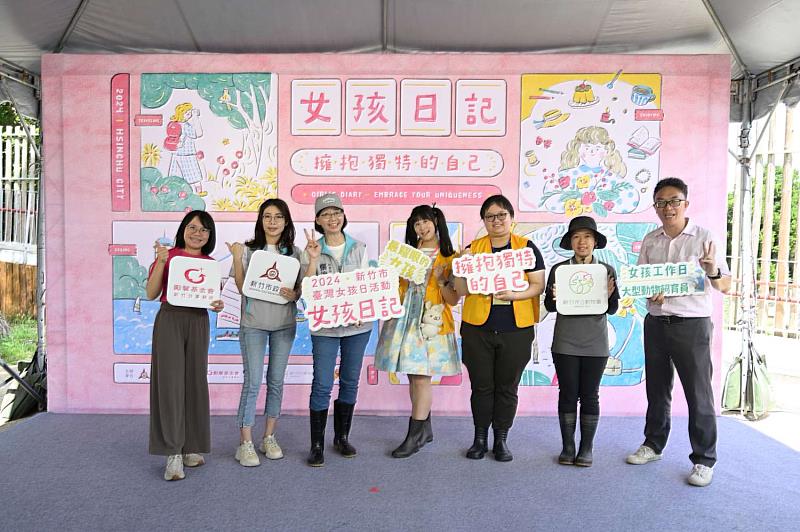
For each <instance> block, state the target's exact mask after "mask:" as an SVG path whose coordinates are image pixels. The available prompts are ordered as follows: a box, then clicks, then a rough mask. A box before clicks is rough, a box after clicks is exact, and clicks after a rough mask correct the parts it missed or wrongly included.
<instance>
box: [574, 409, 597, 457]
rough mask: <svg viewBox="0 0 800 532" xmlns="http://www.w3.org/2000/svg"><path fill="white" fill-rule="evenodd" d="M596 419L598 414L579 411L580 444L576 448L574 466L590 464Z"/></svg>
mask: <svg viewBox="0 0 800 532" xmlns="http://www.w3.org/2000/svg"><path fill="white" fill-rule="evenodd" d="M598 421H600V416H596V415H592V414H584V413H581V446H580V449H578V457H577V458H575V465H576V466H581V467H591V466H592V442H594V435H595V433H596V432H597V423H598Z"/></svg>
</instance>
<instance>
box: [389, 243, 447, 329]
mask: <svg viewBox="0 0 800 532" xmlns="http://www.w3.org/2000/svg"><path fill="white" fill-rule="evenodd" d="M454 258H456V255H455V254H453V255H450V256H449V257H443V256H442V254H441V253H436V258H435V259H434V260H433V264H432V265H431V269H433V268H435V267H436V266H441V267H442V268H444V272H443V275H444V277H447V276H448V275H450V271H451V269H452V267H453V266H452V264H453V259H454ZM406 290H408V281H406V280H405V279H402V278H401V279H400V301H404V300H405V296H406ZM425 301H430V302H431V304H433V305H438V304H439V303H442V304H443V305H444V311H443V312H442V326H441V327H439V334H449V333H451V332H453V331H455V330H456V328H455V323H454V322H453V311H452V310H450V305H449V304H448V303H447V302H446V301H445V300H444V298H442V293H441V291H440V290H439V285H438V284H436V278H435V277H434V276H433V273H431V275H430V278H429V279H428V286H426V287H425ZM423 312H425V311H424V310H423Z"/></svg>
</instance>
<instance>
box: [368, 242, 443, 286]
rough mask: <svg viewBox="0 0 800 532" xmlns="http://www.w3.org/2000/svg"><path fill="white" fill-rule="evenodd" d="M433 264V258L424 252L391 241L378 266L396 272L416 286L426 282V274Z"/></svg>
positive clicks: (379, 258) (387, 244)
mask: <svg viewBox="0 0 800 532" xmlns="http://www.w3.org/2000/svg"><path fill="white" fill-rule="evenodd" d="M431 262H432V260H431V258H430V257H429V256H427V255H426V254H425V253H424V252H422V251H420V250H418V249H416V248H414V247H412V246H409V245H408V244H403V243H401V242H398V241H397V240H389V242H387V243H386V248H384V250H383V253H381V255H380V257H378V265H380V266H383V267H385V268H390V269H392V270H394V271H396V272H397V275H399V276H400V277H402V278H403V279H408V280H409V281H411V282H412V283H415V284H422V283H424V282H425V274H426V273H427V271H428V268H430V266H431Z"/></svg>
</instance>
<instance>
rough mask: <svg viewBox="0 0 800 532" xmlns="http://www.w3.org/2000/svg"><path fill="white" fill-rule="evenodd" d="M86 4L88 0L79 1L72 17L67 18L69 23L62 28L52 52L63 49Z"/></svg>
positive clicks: (58, 51)
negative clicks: (62, 31)
mask: <svg viewBox="0 0 800 532" xmlns="http://www.w3.org/2000/svg"><path fill="white" fill-rule="evenodd" d="M88 5H89V0H81V3H80V4H78V7H76V8H75V13H73V14H72V18H71V19H69V24H67V28H66V29H65V30H64V33H63V34H62V35H61V38H60V39H59V40H58V44H57V45H56V47H55V48H54V49H53V53H55V54H60V53H61V52H62V51H63V50H64V47H65V46H66V45H67V41H68V40H69V38H70V37H71V36H72V32H73V31H75V26H77V25H78V21H79V20H80V19H81V15H83V11H84V10H85V9H86V6H88Z"/></svg>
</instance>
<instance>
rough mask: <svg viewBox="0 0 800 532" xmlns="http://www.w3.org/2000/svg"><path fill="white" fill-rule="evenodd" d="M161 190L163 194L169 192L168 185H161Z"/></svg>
mask: <svg viewBox="0 0 800 532" xmlns="http://www.w3.org/2000/svg"><path fill="white" fill-rule="evenodd" d="M161 192H163V193H164V194H166V193H167V192H169V187H168V186H167V185H163V186H162V187H161Z"/></svg>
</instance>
